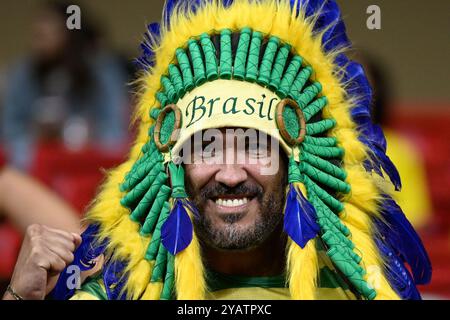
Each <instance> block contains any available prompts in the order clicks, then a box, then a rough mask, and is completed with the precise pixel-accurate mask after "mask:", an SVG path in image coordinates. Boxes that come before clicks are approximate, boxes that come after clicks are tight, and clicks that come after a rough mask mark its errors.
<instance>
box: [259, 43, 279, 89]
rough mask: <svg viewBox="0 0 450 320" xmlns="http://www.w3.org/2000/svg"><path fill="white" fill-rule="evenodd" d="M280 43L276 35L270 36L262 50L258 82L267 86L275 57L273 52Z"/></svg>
mask: <svg viewBox="0 0 450 320" xmlns="http://www.w3.org/2000/svg"><path fill="white" fill-rule="evenodd" d="M279 44H280V39H278V38H277V37H270V39H269V42H268V43H267V46H266V50H265V51H264V56H263V59H262V61H261V66H260V68H259V77H258V83H259V84H262V85H265V86H267V85H268V84H269V81H270V74H271V71H272V63H273V60H274V58H275V54H276V53H277V50H278V45H279Z"/></svg>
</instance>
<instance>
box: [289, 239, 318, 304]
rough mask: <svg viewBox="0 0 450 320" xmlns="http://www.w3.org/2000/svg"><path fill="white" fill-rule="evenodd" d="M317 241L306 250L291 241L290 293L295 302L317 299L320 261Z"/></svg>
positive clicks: (313, 240)
mask: <svg viewBox="0 0 450 320" xmlns="http://www.w3.org/2000/svg"><path fill="white" fill-rule="evenodd" d="M315 243H316V240H315V239H312V240H310V241H309V242H308V243H307V244H306V246H305V248H303V249H302V248H300V247H299V246H298V245H297V244H296V243H295V242H294V241H292V240H289V244H288V245H289V249H288V256H287V267H288V275H289V291H290V293H291V298H292V299H294V300H314V299H315V298H316V288H317V278H318V270H319V261H318V257H317V249H316V246H315Z"/></svg>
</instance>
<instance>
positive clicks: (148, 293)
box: [141, 282, 163, 300]
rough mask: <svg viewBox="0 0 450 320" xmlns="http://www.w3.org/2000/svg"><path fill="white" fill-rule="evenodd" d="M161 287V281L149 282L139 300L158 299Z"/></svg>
mask: <svg viewBox="0 0 450 320" xmlns="http://www.w3.org/2000/svg"><path fill="white" fill-rule="evenodd" d="M162 288H163V283H162V282H150V283H149V284H148V285H147V288H146V289H145V292H144V294H143V295H142V297H141V300H159V297H160V296H161V291H162Z"/></svg>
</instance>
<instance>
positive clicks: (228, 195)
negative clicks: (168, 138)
mask: <svg viewBox="0 0 450 320" xmlns="http://www.w3.org/2000/svg"><path fill="white" fill-rule="evenodd" d="M241 130H242V129H241ZM244 130H245V129H244ZM216 131H218V133H219V134H216V135H215V136H214V138H215V141H214V144H215V146H216V147H217V146H221V147H222V150H218V149H220V148H216V150H213V151H211V149H209V151H206V150H208V146H207V144H208V143H209V145H211V143H210V142H207V143H206V144H205V143H204V142H203V143H202V142H200V144H202V145H201V146H198V144H199V142H198V141H194V139H192V140H191V142H190V143H193V144H196V145H195V147H194V148H193V149H194V151H192V153H191V155H192V154H193V153H195V156H197V161H194V163H192V164H188V163H186V164H185V170H186V187H187V191H188V194H189V196H190V198H191V200H192V201H193V202H194V204H195V205H196V207H197V208H198V210H199V216H198V217H196V218H195V219H194V225H195V229H196V233H197V235H198V236H199V238H200V240H202V241H203V242H205V243H206V244H208V245H209V246H211V247H213V248H216V249H222V250H246V249H251V248H254V247H257V246H258V245H260V244H261V243H263V242H264V241H265V240H267V239H268V237H269V236H270V235H271V234H272V233H273V231H274V230H275V228H276V227H277V226H279V225H280V222H281V221H282V217H283V214H282V211H283V206H284V198H285V191H284V190H285V186H286V183H287V174H286V163H285V159H284V158H283V157H280V152H279V148H278V145H277V146H276V148H274V147H275V146H274V144H275V143H276V144H277V142H275V140H272V141H270V140H271V139H270V138H269V139H267V138H264V139H261V138H260V139H259V140H258V141H257V143H252V141H248V140H251V139H248V138H247V139H245V137H243V136H242V135H240V134H239V133H236V131H235V130H234V129H226V130H225V129H222V130H220V131H219V130H216ZM196 140H197V139H196ZM263 140H265V141H263ZM267 140H269V141H267ZM253 142H255V141H253ZM212 156H214V157H215V160H216V161H210V160H211V157H212ZM281 158H283V159H281ZM218 159H221V161H217V160H218ZM187 162H189V161H187ZM274 163H276V164H275V165H274ZM269 166H272V168H273V167H275V168H277V170H267V168H268V167H269ZM267 172H269V173H267Z"/></svg>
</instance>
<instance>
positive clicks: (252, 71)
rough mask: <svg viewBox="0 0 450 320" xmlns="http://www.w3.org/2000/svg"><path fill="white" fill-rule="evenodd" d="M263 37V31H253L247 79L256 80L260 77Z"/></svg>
mask: <svg viewBox="0 0 450 320" xmlns="http://www.w3.org/2000/svg"><path fill="white" fill-rule="evenodd" d="M262 38H263V36H262V33H261V32H258V31H254V32H253V34H252V41H251V43H250V50H249V53H248V61H247V73H246V75H245V80H247V81H250V82H255V81H256V79H257V77H258V66H259V52H260V50H261V43H262Z"/></svg>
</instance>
